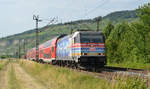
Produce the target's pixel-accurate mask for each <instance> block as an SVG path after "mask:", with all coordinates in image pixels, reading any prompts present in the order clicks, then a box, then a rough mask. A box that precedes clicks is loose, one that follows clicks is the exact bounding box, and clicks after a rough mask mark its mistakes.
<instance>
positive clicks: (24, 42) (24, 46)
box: [23, 39, 26, 56]
mask: <svg viewBox="0 0 150 89" xmlns="http://www.w3.org/2000/svg"><path fill="white" fill-rule="evenodd" d="M23 53H24V56H25V54H26V40H25V39H24V40H23Z"/></svg>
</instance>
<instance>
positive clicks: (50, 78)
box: [20, 61, 147, 89]
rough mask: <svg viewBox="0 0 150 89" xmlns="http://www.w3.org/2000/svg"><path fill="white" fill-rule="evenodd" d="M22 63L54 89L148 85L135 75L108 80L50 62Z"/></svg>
mask: <svg viewBox="0 0 150 89" xmlns="http://www.w3.org/2000/svg"><path fill="white" fill-rule="evenodd" d="M20 65H21V66H22V67H23V68H24V69H25V70H26V72H27V73H28V74H30V75H31V76H33V77H34V78H36V79H37V81H38V82H41V83H43V84H44V85H45V86H47V87H48V88H52V89H146V87H147V86H146V83H145V80H143V79H139V78H135V77H130V78H128V77H125V76H123V77H118V78H114V79H112V80H111V81H110V80H109V81H108V80H105V79H99V78H96V77H94V76H93V75H88V74H85V73H81V72H77V71H75V70H70V69H68V68H61V67H56V66H52V65H48V64H38V63H35V62H31V61H21V62H20ZM116 80H117V81H116Z"/></svg>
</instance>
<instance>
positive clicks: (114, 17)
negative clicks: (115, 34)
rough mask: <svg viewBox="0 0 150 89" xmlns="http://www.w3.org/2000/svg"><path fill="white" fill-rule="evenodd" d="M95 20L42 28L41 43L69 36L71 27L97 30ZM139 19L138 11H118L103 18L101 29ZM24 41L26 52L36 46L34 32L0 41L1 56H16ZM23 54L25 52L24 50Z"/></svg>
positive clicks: (30, 31)
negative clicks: (110, 24) (53, 38)
mask: <svg viewBox="0 0 150 89" xmlns="http://www.w3.org/2000/svg"><path fill="white" fill-rule="evenodd" d="M94 19H95V18H93V19H88V20H78V21H73V22H71V24H68V23H60V24H56V25H50V26H46V27H43V28H40V34H39V35H40V36H39V38H40V43H43V42H45V41H47V40H49V39H51V38H52V37H54V36H56V35H59V34H68V33H70V25H72V27H73V28H74V29H92V30H94V29H96V23H95V20H94ZM136 19H137V16H136V11H135V10H132V11H117V12H113V13H110V14H108V15H106V16H104V17H103V20H102V22H101V23H100V27H101V29H103V28H104V27H105V25H106V24H107V23H108V22H109V21H111V22H112V23H113V24H117V23H119V22H122V21H128V22H130V21H135V20H136ZM69 23H70V22H69ZM24 39H25V40H26V50H28V49H29V48H32V47H34V46H35V34H34V30H29V31H26V32H23V33H19V34H15V35H12V36H8V37H5V38H1V39H0V55H3V54H5V53H6V54H11V55H15V54H16V53H17V52H18V44H19V40H20V45H21V48H23V42H24ZM22 53H23V50H22Z"/></svg>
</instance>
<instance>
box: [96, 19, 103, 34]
mask: <svg viewBox="0 0 150 89" xmlns="http://www.w3.org/2000/svg"><path fill="white" fill-rule="evenodd" d="M101 20H102V17H101V16H100V17H97V18H96V23H97V31H99V22H100V21H101Z"/></svg>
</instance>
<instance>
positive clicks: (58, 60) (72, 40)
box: [26, 30, 107, 68]
mask: <svg viewBox="0 0 150 89" xmlns="http://www.w3.org/2000/svg"><path fill="white" fill-rule="evenodd" d="M38 53H39V60H36V48H32V49H31V50H29V51H28V52H27V54H26V57H27V59H29V60H34V61H40V62H47V63H51V64H54V65H60V66H71V67H80V68H99V67H103V66H104V65H105V64H106V61H107V60H106V48H105V39H104V35H103V33H102V32H100V31H99V32H97V31H82V30H80V31H76V32H74V33H72V34H70V35H60V36H57V37H55V38H53V39H51V40H49V41H47V42H45V43H43V44H41V45H39V52H38Z"/></svg>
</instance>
